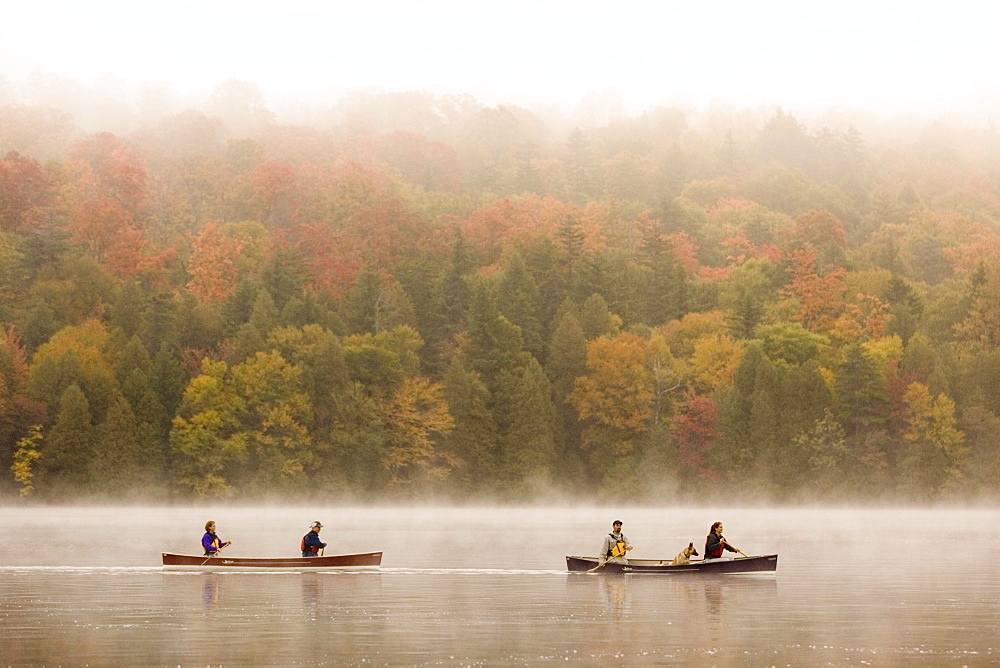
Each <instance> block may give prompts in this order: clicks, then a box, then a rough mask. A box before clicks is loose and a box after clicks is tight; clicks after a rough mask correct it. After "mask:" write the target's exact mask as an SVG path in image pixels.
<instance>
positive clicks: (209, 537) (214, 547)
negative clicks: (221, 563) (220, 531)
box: [201, 531, 222, 557]
mask: <svg viewBox="0 0 1000 668" xmlns="http://www.w3.org/2000/svg"><path fill="white" fill-rule="evenodd" d="M201 546H202V547H203V548H205V556H206V557H208V556H211V555H213V554H215V553H216V552H218V551H219V550H221V549H222V539H221V538H219V537H218V536H216V535H215V534H214V533H212V532H211V531H206V532H205V535H204V536H202V537H201Z"/></svg>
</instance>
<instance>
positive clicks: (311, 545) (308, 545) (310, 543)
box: [301, 522, 326, 557]
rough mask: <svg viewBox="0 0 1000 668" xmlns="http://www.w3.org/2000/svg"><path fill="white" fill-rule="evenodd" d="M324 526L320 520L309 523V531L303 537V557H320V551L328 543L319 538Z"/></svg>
mask: <svg viewBox="0 0 1000 668" xmlns="http://www.w3.org/2000/svg"><path fill="white" fill-rule="evenodd" d="M322 528H323V525H322V524H320V523H319V522H313V523H312V524H310V525H309V533H307V534H306V535H305V536H303V537H302V545H301V547H302V556H303V557H318V556H319V551H320V550H322V549H323V548H324V547H326V543H324V542H323V541H321V540H320V539H319V532H320V530H321V529H322Z"/></svg>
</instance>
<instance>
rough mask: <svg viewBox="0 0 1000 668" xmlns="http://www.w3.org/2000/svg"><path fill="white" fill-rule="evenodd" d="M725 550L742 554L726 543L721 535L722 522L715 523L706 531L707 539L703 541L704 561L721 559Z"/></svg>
mask: <svg viewBox="0 0 1000 668" xmlns="http://www.w3.org/2000/svg"><path fill="white" fill-rule="evenodd" d="M725 550H729V551H730V552H739V553H740V554H743V553H742V552H740V551H739V550H738V549H737V548H735V547H733V546H732V545H730V544H729V542H728V541H726V537H725V536H723V535H722V522H716V523H715V524H713V525H712V527H711V528H710V529H709V530H708V538H706V539H705V561H708V560H709V559H721V558H722V554H723V552H724V551H725Z"/></svg>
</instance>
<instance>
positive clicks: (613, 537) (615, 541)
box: [600, 520, 632, 566]
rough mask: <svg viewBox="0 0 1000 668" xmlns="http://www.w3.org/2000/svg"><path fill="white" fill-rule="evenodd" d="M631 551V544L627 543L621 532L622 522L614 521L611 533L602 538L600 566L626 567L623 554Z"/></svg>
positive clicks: (626, 560) (625, 559)
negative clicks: (610, 564) (620, 565)
mask: <svg viewBox="0 0 1000 668" xmlns="http://www.w3.org/2000/svg"><path fill="white" fill-rule="evenodd" d="M631 549H632V544H631V543H629V542H628V538H626V537H625V534H624V532H622V521H621V520H615V521H614V523H613V524H612V525H611V533H609V534H608V535H607V536H605V537H604V545H603V546H602V547H601V556H600V562H601V563H600V565H601V566H603V565H604V564H605V563H608V562H610V563H612V564H622V565H628V559H627V558H626V557H625V553H626V552H628V551H629V550H631Z"/></svg>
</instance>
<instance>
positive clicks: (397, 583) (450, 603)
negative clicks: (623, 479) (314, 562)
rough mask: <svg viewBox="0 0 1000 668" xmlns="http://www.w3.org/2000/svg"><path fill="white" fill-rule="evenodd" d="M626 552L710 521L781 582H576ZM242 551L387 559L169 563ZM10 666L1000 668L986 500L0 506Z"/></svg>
mask: <svg viewBox="0 0 1000 668" xmlns="http://www.w3.org/2000/svg"><path fill="white" fill-rule="evenodd" d="M619 518H620V519H622V520H624V522H625V527H624V529H625V533H626V534H627V535H628V537H629V539H630V540H631V541H632V543H633V544H634V545H635V551H634V552H632V553H631V554H632V555H633V556H635V557H639V558H642V557H648V558H657V559H659V558H672V557H673V556H674V555H676V554H677V553H678V552H679V551H680V550H681V549H682V548H683V547H684V546H685V545H687V543H688V542H689V541H694V543H695V546H696V547H698V549H699V551H701V550H702V548H703V546H704V539H705V534H707V532H708V527H709V526H710V525H711V523H712V522H713V521H716V520H721V521H723V522H725V525H726V532H725V533H726V536H727V537H728V538H729V540H730V541H731V542H732V543H733V544H735V545H736V546H738V547H739V548H740V549H741V550H743V551H744V552H746V553H747V554H767V553H775V552H776V553H778V554H779V555H780V557H779V561H778V571H777V573H776V574H772V575H730V576H714V577H708V576H701V575H690V574H689V575H673V576H663V575H632V574H627V575H611V574H605V575H602V574H599V573H595V574H569V573H567V572H566V570H565V568H566V564H565V556H566V555H567V554H573V555H596V553H597V551H598V548H599V547H600V545H601V541H602V540H603V536H604V535H605V534H606V533H607V531H608V530H609V529H610V524H611V522H612V520H614V519H619ZM209 519H213V520H215V521H216V522H218V533H219V536H220V537H221V538H223V539H224V540H232V541H233V545H232V546H231V547H230V548H227V551H229V552H230V554H232V556H267V557H277V556H297V549H298V545H299V540H300V538H301V537H302V535H303V534H304V533H305V532H306V530H307V527H308V525H309V522H311V521H312V520H317V519H318V520H320V521H322V522H323V523H324V524H325V525H326V528H324V530H323V533H322V537H323V539H324V540H326V541H328V542H329V543H330V546H329V547H327V549H326V553H327V554H334V553H338V554H339V553H348V552H368V551H377V550H383V551H384V553H385V554H384V558H383V561H382V570H381V572H368V573H286V574H243V573H175V572H163V571H162V570H161V568H160V552H180V553H186V554H200V547H199V540H200V537H201V535H202V533H203V527H204V525H205V522H206V521H207V520H209ZM0 536H2V539H0V627H2V629H3V634H2V635H3V637H2V638H0V664H4V665H29V664H30V665H39V664H45V665H53V664H64V665H65V664H72V665H79V664H85V663H88V664H92V665H94V664H96V665H122V664H131V665H136V664H141V665H292V664H298V665H331V666H340V665H385V664H388V665H493V666H499V665H511V664H521V665H524V664H528V665H538V664H555V663H557V662H558V663H560V664H565V663H567V662H574V663H583V664H590V665H598V664H601V665H604V664H614V665H623V664H627V665H636V664H660V665H663V664H668V665H682V664H694V665H718V666H730V665H741V666H742V665H753V666H758V665H786V664H789V665H824V664H826V665H898V664H901V663H905V664H908V665H910V664H919V665H935V666H936V665H956V666H958V665H985V664H997V663H1000V566H998V563H1000V562H998V561H996V560H995V559H994V555H995V554H996V552H995V550H994V549H993V548H994V547H995V546H996V545H997V543H998V538H1000V511H995V510H923V511H921V510H851V509H836V510H816V509H794V510H792V509H745V508H702V509H699V508H661V509H653V508H632V509H629V508H586V507H572V508H570V507H566V508H530V509H509V508H504V509H497V508H476V509H470V508H464V509H455V508H416V509H398V508H375V509H366V508H343V507H281V508H276V507H267V508H247V507H240V508H236V507H215V508H199V509H190V508H153V507H149V508H128V509H112V508H27V509H25V508H11V507H6V508H2V509H0Z"/></svg>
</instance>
